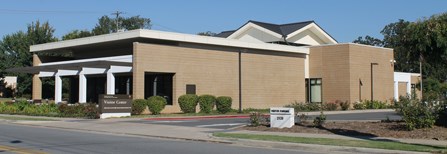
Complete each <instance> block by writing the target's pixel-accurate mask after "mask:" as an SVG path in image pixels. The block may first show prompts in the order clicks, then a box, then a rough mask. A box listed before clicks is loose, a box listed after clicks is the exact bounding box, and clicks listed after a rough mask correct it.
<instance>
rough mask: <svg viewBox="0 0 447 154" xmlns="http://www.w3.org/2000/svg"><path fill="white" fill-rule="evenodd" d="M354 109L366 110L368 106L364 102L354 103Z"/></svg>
mask: <svg viewBox="0 0 447 154" xmlns="http://www.w3.org/2000/svg"><path fill="white" fill-rule="evenodd" d="M354 109H356V110H365V109H366V106H365V104H364V103H363V102H356V103H354Z"/></svg>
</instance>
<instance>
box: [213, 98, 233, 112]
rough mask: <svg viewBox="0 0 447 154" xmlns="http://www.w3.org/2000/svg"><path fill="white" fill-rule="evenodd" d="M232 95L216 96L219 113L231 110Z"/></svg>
mask: <svg viewBox="0 0 447 154" xmlns="http://www.w3.org/2000/svg"><path fill="white" fill-rule="evenodd" d="M232 101H233V100H232V99H231V97H228V96H220V97H217V98H216V109H217V111H218V112H219V113H227V112H230V111H231V103H232Z"/></svg>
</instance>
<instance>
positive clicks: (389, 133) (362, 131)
mask: <svg viewBox="0 0 447 154" xmlns="http://www.w3.org/2000/svg"><path fill="white" fill-rule="evenodd" d="M240 129H244V130H252V131H273V132H291V133H313V134H338V135H346V136H365V137H393V138H411V139H435V140H447V128H445V127H439V126H434V127H433V128H427V129H417V130H413V131H408V130H407V129H406V128H405V123H403V122H326V123H325V124H323V126H322V127H319V128H317V127H314V126H313V125H312V123H308V122H307V123H303V124H299V125H295V126H293V127H292V128H282V129H280V128H270V127H269V126H258V127H251V126H246V127H242V128H240Z"/></svg>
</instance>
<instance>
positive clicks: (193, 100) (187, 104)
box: [178, 94, 199, 113]
mask: <svg viewBox="0 0 447 154" xmlns="http://www.w3.org/2000/svg"><path fill="white" fill-rule="evenodd" d="M198 99H199V97H198V96H197V95H194V94H185V95H182V96H180V97H179V98H178V103H179V105H180V109H181V110H182V112H183V113H196V106H197V102H198Z"/></svg>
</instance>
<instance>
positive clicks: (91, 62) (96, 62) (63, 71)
mask: <svg viewBox="0 0 447 154" xmlns="http://www.w3.org/2000/svg"><path fill="white" fill-rule="evenodd" d="M132 65H133V63H132V55H123V56H113V57H102V58H89V59H78V60H67V61H58V62H48V63H42V64H39V65H37V66H32V67H20V68H10V69H7V70H6V71H8V72H19V73H32V74H36V75H38V77H54V78H55V84H54V86H55V94H54V97H55V98H54V99H55V102H56V103H59V102H61V101H62V79H61V77H63V76H78V78H79V99H78V101H79V103H85V102H87V78H86V75H98V74H104V75H107V81H106V84H107V89H106V94H111V95H113V94H115V74H116V73H130V72H132V69H133V68H132ZM33 80H34V79H33ZM35 84H36V83H33V86H34V85H35ZM38 87H41V85H39V86H38Z"/></svg>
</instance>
